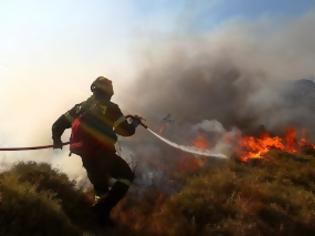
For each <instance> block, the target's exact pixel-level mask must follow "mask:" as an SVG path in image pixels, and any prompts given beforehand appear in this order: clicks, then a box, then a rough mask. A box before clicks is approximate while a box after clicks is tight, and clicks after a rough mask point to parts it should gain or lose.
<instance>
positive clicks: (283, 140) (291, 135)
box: [239, 128, 315, 161]
mask: <svg viewBox="0 0 315 236" xmlns="http://www.w3.org/2000/svg"><path fill="white" fill-rule="evenodd" d="M239 144H240V149H241V150H240V159H241V160H242V161H247V160H249V159H252V158H262V157H263V156H264V155H265V154H266V153H267V152H269V151H270V150H272V149H277V150H281V151H284V152H289V153H295V152H298V151H299V150H301V149H302V148H304V147H306V146H309V147H312V148H313V149H315V144H310V143H309V142H308V140H307V137H306V131H305V130H304V131H303V132H302V135H301V137H300V138H299V139H298V135H297V131H296V129H294V128H289V129H287V130H286V132H285V135H284V137H279V136H272V135H271V134H269V133H267V132H265V133H263V134H261V135H260V137H258V138H257V137H253V136H243V137H241V139H240V143H239Z"/></svg>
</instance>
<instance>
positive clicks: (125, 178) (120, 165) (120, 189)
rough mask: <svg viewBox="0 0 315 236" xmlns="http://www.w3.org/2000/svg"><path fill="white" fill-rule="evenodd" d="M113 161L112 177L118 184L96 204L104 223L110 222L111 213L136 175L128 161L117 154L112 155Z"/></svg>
mask: <svg viewBox="0 0 315 236" xmlns="http://www.w3.org/2000/svg"><path fill="white" fill-rule="evenodd" d="M111 160H112V163H111V164H112V165H111V169H110V175H111V177H113V178H115V179H116V182H115V184H114V185H113V186H112V188H111V189H110V191H109V192H108V194H107V195H106V196H105V197H104V198H102V199H101V200H100V201H99V202H98V203H97V204H96V207H97V209H98V211H99V215H100V217H101V218H103V219H104V221H106V220H109V215H110V211H111V210H112V208H113V207H114V206H116V205H117V203H118V202H119V201H120V200H121V199H122V198H123V197H124V196H125V195H126V193H127V191H128V189H129V187H130V185H131V183H132V181H133V179H134V173H133V172H132V170H131V169H130V167H129V166H128V164H127V163H126V161H124V160H123V159H122V158H121V157H119V156H117V155H116V154H113V155H112V159H111Z"/></svg>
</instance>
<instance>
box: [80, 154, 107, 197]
mask: <svg viewBox="0 0 315 236" xmlns="http://www.w3.org/2000/svg"><path fill="white" fill-rule="evenodd" d="M82 162H83V166H84V168H85V169H86V172H87V176H88V178H89V180H90V182H91V183H92V185H93V187H94V192H95V196H96V197H102V196H104V195H105V194H106V193H107V192H108V185H109V184H108V182H109V174H108V171H107V170H106V168H105V167H106V163H105V164H104V163H103V162H102V161H101V160H99V159H97V158H95V157H92V158H91V157H86V158H82ZM104 166H105V167H104Z"/></svg>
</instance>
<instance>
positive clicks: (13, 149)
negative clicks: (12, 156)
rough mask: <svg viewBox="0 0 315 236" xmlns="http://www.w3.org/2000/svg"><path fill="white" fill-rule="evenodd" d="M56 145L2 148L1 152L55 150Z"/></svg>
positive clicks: (66, 143)
mask: <svg viewBox="0 0 315 236" xmlns="http://www.w3.org/2000/svg"><path fill="white" fill-rule="evenodd" d="M62 144H63V145H68V144H70V142H65V143H62ZM53 147H54V145H44V146H33V147H10V148H1V147H0V152H1V151H26V150H39V149H48V148H53Z"/></svg>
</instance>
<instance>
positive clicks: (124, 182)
mask: <svg viewBox="0 0 315 236" xmlns="http://www.w3.org/2000/svg"><path fill="white" fill-rule="evenodd" d="M117 182H120V183H122V184H125V185H127V186H130V185H131V181H130V180H129V179H117Z"/></svg>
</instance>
